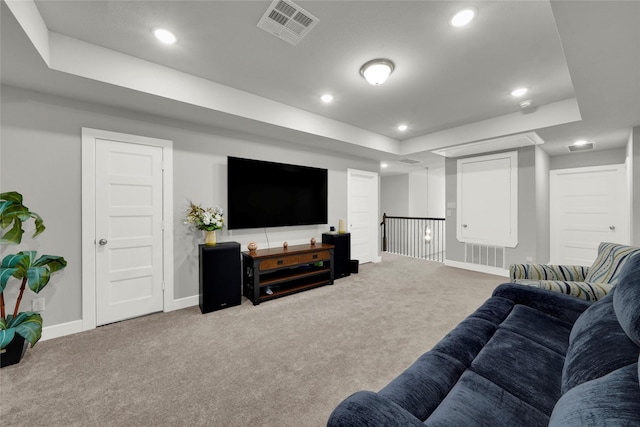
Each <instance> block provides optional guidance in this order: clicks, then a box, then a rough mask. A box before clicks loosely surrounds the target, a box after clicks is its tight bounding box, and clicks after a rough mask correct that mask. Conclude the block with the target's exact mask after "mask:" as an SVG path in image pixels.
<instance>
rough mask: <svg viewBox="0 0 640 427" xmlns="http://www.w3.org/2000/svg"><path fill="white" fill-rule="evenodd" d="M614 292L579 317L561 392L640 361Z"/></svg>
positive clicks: (573, 330) (570, 343)
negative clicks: (617, 309) (621, 320)
mask: <svg viewBox="0 0 640 427" xmlns="http://www.w3.org/2000/svg"><path fill="white" fill-rule="evenodd" d="M617 292H618V288H617V287H615V288H613V290H612V293H611V294H609V295H608V296H607V297H605V298H604V299H602V300H600V301H598V302H596V303H594V304H593V305H592V306H591V307H589V308H588V309H587V310H585V312H584V313H583V314H582V316H580V317H579V318H578V320H577V321H576V323H575V325H574V326H573V329H572V330H571V336H570V337H569V349H568V350H567V356H566V360H565V363H564V369H563V372H562V393H563V394H564V393H566V392H567V391H569V390H570V389H572V388H573V387H575V386H577V385H580V384H582V383H584V382H586V381H589V380H592V379H595V378H599V377H601V376H603V375H606V374H608V373H609V372H612V371H614V370H616V369H618V368H621V367H623V366H627V365H629V364H631V363H634V362H635V361H637V359H638V347H637V346H636V345H635V344H634V343H633V342H632V341H631V340H630V339H629V337H627V334H625V332H624V331H623V330H622V328H621V327H620V323H618V319H617V317H616V314H615V312H614V310H613V297H614V295H615V294H616V293H617Z"/></svg>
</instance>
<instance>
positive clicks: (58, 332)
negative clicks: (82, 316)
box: [40, 295, 200, 341]
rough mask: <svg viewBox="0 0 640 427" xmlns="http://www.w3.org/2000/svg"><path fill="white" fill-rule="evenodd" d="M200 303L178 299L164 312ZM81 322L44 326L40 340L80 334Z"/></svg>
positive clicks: (191, 298)
mask: <svg viewBox="0 0 640 427" xmlns="http://www.w3.org/2000/svg"><path fill="white" fill-rule="evenodd" d="M199 303H200V296H199V295H194V296H191V297H186V298H180V299H176V300H173V303H172V304H171V307H169V308H168V309H167V310H165V311H174V310H180V309H182V308H188V307H193V306H194V305H198V304H199ZM83 330H84V329H83V327H82V320H74V321H72V322H67V323H60V324H58V325H52V326H45V327H43V328H42V338H40V340H42V341H46V340H50V339H53V338H59V337H64V336H65V335H72V334H77V333H78V332H82V331H83Z"/></svg>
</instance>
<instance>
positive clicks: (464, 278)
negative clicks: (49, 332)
mask: <svg viewBox="0 0 640 427" xmlns="http://www.w3.org/2000/svg"><path fill="white" fill-rule="evenodd" d="M506 281H507V280H506V279H505V278H502V277H497V276H491V275H486V274H481V273H474V272H470V271H465V270H460V269H455V268H450V267H445V266H443V265H442V264H438V263H435V262H429V261H422V260H416V259H411V258H406V257H401V256H395V255H387V254H385V255H384V256H383V262H381V263H377V264H364V265H361V266H360V273H359V274H353V275H351V276H350V277H347V278H343V279H340V280H336V282H335V284H334V285H333V286H325V287H322V288H318V289H314V290H310V291H307V292H303V293H299V294H295V295H291V296H288V297H284V298H280V299H277V300H273V301H268V302H265V303H262V304H260V305H259V306H255V307H254V306H253V305H252V304H251V303H250V302H249V301H248V300H246V299H244V298H243V303H242V305H241V306H238V307H233V308H229V309H226V310H221V311H217V312H214V313H209V314H206V315H202V314H201V313H200V310H199V308H198V307H192V308H188V309H184V310H179V311H174V312H171V313H158V314H154V315H150V316H146V317H143V318H138V319H134V320H129V321H126V322H121V323H117V324H112V325H108V326H104V327H101V328H98V329H95V330H93V331H88V332H84V333H80V334H76V335H72V336H67V337H62V338H58V339H53V340H49V341H43V342H40V343H38V344H37V345H36V347H35V348H33V349H29V350H28V351H27V354H26V356H25V358H24V359H23V360H22V362H20V364H19V365H16V366H12V367H7V368H3V369H2V370H0V423H1V424H2V426H4V427H10V426H246V425H255V426H274V427H276V426H277V427H282V426H323V425H325V424H326V420H327V418H328V416H329V414H330V413H331V411H332V410H333V408H334V407H335V406H336V405H337V404H338V403H339V402H340V401H341V400H342V399H344V398H345V397H347V396H348V395H349V394H351V393H353V392H355V391H357V390H361V389H368V390H375V391H377V390H379V389H380V388H382V387H383V386H384V385H386V384H387V383H388V382H389V381H390V380H391V379H392V378H394V377H395V376H397V375H398V374H399V373H400V372H402V371H403V370H404V369H405V368H407V367H408V366H409V365H410V364H411V363H412V362H413V361H414V360H415V359H416V358H417V357H418V356H420V355H421V354H422V353H424V352H425V351H427V350H429V349H430V348H431V347H432V346H433V345H434V344H435V343H436V342H437V341H438V340H439V339H441V338H442V337H443V336H444V335H445V334H446V333H447V332H448V331H449V330H450V329H451V328H453V327H454V326H455V325H456V324H457V323H458V322H459V321H460V320H462V319H463V318H464V317H466V316H467V315H468V314H470V313H471V312H472V311H473V310H475V309H476V308H477V307H478V306H479V305H480V304H481V303H482V302H483V301H484V300H485V299H486V298H488V297H489V296H490V294H491V292H492V290H493V289H494V288H495V286H496V285H498V284H500V283H503V282H506Z"/></svg>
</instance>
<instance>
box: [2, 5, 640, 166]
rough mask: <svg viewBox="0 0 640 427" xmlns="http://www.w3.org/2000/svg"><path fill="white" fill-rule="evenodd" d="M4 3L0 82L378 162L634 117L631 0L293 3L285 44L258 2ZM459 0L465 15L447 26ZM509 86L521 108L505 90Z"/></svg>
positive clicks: (638, 18) (548, 144) (426, 159)
mask: <svg viewBox="0 0 640 427" xmlns="http://www.w3.org/2000/svg"><path fill="white" fill-rule="evenodd" d="M4 3H5V2H3V5H2V28H1V29H2V70H1V71H2V74H1V77H2V83H3V84H8V85H12V86H18V87H26V88H30V89H34V90H39V91H44V92H47V93H52V94H57V95H63V96H67V97H71V98H78V99H81V100H86V101H92V102H99V103H101V104H105V105H108V106H114V107H118V108H126V109H130V110H135V111H138V112H141V113H150V114H156V115H161V116H165V117H169V118H175V119H179V120H188V121H191V122H194V123H201V124H208V125H215V126H219V127H227V128H229V129H234V130H243V131H245V132H248V133H259V134H261V135H266V136H267V137H269V138H274V139H281V140H285V141H293V142H299V143H301V144H307V145H316V146H318V145H319V146H321V147H326V148H328V149H331V150H334V151H338V152H343V153H348V154H355V155H362V156H366V157H369V158H374V159H377V160H383V161H388V162H389V163H390V165H391V167H390V168H389V172H386V173H394V172H397V171H401V170H407V167H405V166H404V165H403V164H402V163H399V162H398V160H399V159H404V158H412V159H416V160H419V161H420V163H418V164H417V165H414V166H412V168H423V167H426V166H430V167H433V166H434V165H435V166H437V165H441V164H442V162H443V161H442V157H440V156H436V155H434V154H432V153H431V151H432V150H435V149H442V148H445V147H451V146H455V145H459V144H462V143H468V142H473V141H477V140H484V139H489V138H498V137H503V136H505V135H510V134H519V133H523V132H528V131H535V132H536V133H537V134H538V135H539V136H540V137H541V138H542V139H543V140H544V141H545V143H544V144H543V145H541V147H542V148H543V149H544V150H545V151H547V152H548V153H549V154H550V155H563V154H567V153H568V152H567V149H566V146H567V145H568V144H570V143H571V142H573V141H574V140H577V139H588V140H590V141H593V142H595V143H596V147H597V148H598V149H609V148H618V147H622V146H624V144H625V143H626V141H627V138H628V135H629V132H630V129H631V128H632V127H634V126H640V77H639V76H640V2H628V1H620V2H617V1H584V2H583V1H553V2H547V1H495V2H493V1H491V2H489V1H474V2H459V1H299V2H298V4H299V5H300V6H302V7H303V8H304V9H306V10H307V11H309V12H310V13H311V14H313V15H314V16H316V17H317V18H319V23H318V24H317V25H316V26H315V28H313V29H312V30H311V32H310V33H309V34H308V35H307V36H306V37H305V38H304V39H303V40H302V41H301V42H300V43H299V44H298V45H297V46H292V45H290V44H288V43H286V42H284V41H282V40H279V39H277V38H276V37H274V36H272V35H270V34H268V33H266V32H264V31H262V30H261V29H259V28H257V26H256V25H257V23H258V21H259V20H260V18H261V17H262V15H263V14H264V12H265V11H266V10H267V8H268V7H269V5H270V1H51V0H47V1H36V2H35V3H31V2H30V1H14V0H8V1H6V4H4ZM34 4H35V7H34ZM7 5H8V6H9V8H7V7H6V6H7ZM29 5H31V6H29ZM468 5H473V6H475V7H476V8H477V9H478V16H477V18H476V19H475V20H474V21H472V22H471V24H470V25H469V26H468V27H465V28H453V27H451V26H449V25H448V19H449V18H450V17H451V16H452V15H453V14H454V13H455V12H456V11H458V10H459V9H461V8H462V7H463V6H468ZM155 27H165V28H168V29H170V30H172V31H173V32H174V33H175V34H176V35H177V36H178V38H179V43H178V44H176V45H174V46H165V45H161V44H159V43H158V42H157V41H156V40H155V39H154V38H153V36H152V34H151V30H152V29H153V28H155ZM378 57H384V58H389V59H391V60H392V61H394V62H395V64H396V69H395V71H394V72H393V74H392V75H391V76H390V78H389V80H388V81H387V83H385V84H384V85H382V86H377V87H374V86H371V85H369V84H367V83H366V82H365V81H364V80H363V79H362V78H361V77H360V75H359V68H360V66H361V65H362V64H363V63H364V62H366V61H368V60H370V59H373V58H378ZM519 86H527V87H529V88H530V92H529V93H528V94H527V95H526V96H525V99H532V100H533V102H534V108H533V109H529V110H521V109H520V107H519V105H518V102H519V101H520V100H521V99H515V98H513V97H511V96H510V95H509V92H510V91H511V90H512V89H514V88H516V87H519ZM327 92H328V93H331V94H333V96H334V102H333V103H331V104H329V105H326V104H323V103H322V102H321V101H320V100H319V97H320V95H322V94H323V93H327ZM400 123H406V124H408V125H409V129H408V130H407V131H405V132H399V131H398V130H396V126H397V125H398V124H400ZM400 166H402V168H401V167H400Z"/></svg>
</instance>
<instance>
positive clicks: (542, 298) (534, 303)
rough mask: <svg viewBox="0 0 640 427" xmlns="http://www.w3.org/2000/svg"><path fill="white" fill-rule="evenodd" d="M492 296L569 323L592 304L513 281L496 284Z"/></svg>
mask: <svg viewBox="0 0 640 427" xmlns="http://www.w3.org/2000/svg"><path fill="white" fill-rule="evenodd" d="M493 296H494V297H501V298H505V299H508V300H510V301H513V303H514V304H521V305H526V306H529V307H531V308H534V309H536V310H540V311H541V312H543V313H547V314H548V315H550V316H553V317H556V318H558V319H560V320H562V321H565V322H568V323H570V324H573V323H574V322H575V321H576V319H577V318H578V317H579V316H580V315H581V314H582V312H583V311H585V310H586V309H587V308H588V307H589V306H590V305H591V304H592V302H590V301H586V300H583V299H579V298H576V297H573V296H571V295H566V294H562V293H559V292H552V291H548V290H546V289H540V288H537V287H533V286H522V285H517V284H513V283H505V284H503V285H500V286H498V287H497V288H496V289H495V290H494V291H493Z"/></svg>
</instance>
